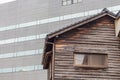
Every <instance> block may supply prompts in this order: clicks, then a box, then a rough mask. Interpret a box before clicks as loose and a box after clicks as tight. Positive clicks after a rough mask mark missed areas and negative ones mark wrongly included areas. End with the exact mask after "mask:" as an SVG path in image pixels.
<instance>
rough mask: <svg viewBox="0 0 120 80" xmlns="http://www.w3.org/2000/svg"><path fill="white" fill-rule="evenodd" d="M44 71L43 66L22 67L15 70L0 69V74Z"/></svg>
mask: <svg viewBox="0 0 120 80" xmlns="http://www.w3.org/2000/svg"><path fill="white" fill-rule="evenodd" d="M41 69H43V65H32V66H21V67H15V68H14V67H13V68H0V73H10V72H23V71H36V70H41Z"/></svg>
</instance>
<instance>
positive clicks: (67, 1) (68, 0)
mask: <svg viewBox="0 0 120 80" xmlns="http://www.w3.org/2000/svg"><path fill="white" fill-rule="evenodd" d="M70 4H72V0H62V5H63V6H65V5H70Z"/></svg>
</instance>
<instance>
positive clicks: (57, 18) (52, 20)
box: [49, 17, 59, 22]
mask: <svg viewBox="0 0 120 80" xmlns="http://www.w3.org/2000/svg"><path fill="white" fill-rule="evenodd" d="M56 21H59V17H54V18H50V19H49V22H56Z"/></svg>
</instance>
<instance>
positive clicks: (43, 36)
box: [39, 34, 47, 38]
mask: <svg viewBox="0 0 120 80" xmlns="http://www.w3.org/2000/svg"><path fill="white" fill-rule="evenodd" d="M46 35H47V34H40V35H39V38H45V37H46Z"/></svg>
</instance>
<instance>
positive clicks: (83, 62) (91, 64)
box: [74, 53, 107, 68]
mask: <svg viewBox="0 0 120 80" xmlns="http://www.w3.org/2000/svg"><path fill="white" fill-rule="evenodd" d="M74 65H75V66H79V67H86V68H87V67H88V68H106V67H107V54H88V53H84V54H83V53H82V54H81V53H75V54H74Z"/></svg>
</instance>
